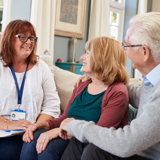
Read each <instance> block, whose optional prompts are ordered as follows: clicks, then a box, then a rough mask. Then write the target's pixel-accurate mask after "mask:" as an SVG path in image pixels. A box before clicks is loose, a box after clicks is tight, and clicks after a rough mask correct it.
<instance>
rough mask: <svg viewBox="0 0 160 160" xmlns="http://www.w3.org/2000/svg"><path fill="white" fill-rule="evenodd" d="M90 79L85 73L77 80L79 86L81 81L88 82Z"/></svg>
mask: <svg viewBox="0 0 160 160" xmlns="http://www.w3.org/2000/svg"><path fill="white" fill-rule="evenodd" d="M89 79H90V78H89V77H87V76H86V75H85V74H84V75H83V76H81V77H79V78H78V80H77V81H76V85H77V87H78V86H79V83H80V81H82V82H86V81H88V80H89Z"/></svg>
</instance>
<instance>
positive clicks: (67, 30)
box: [55, 0, 87, 39]
mask: <svg viewBox="0 0 160 160" xmlns="http://www.w3.org/2000/svg"><path fill="white" fill-rule="evenodd" d="M86 3H87V0H57V1H56V15H55V35H59V36H65V37H75V38H80V39H83V38H84V31H85V17H86Z"/></svg>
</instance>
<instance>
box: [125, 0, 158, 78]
mask: <svg viewBox="0 0 160 160" xmlns="http://www.w3.org/2000/svg"><path fill="white" fill-rule="evenodd" d="M153 1H157V3H158V2H159V6H160V1H159V0H153ZM157 5H158V4H157ZM152 8H153V7H152V0H148V4H147V12H151V11H152ZM159 9H160V7H159ZM137 12H138V0H134V1H131V0H126V6H125V17H124V19H125V21H124V30H123V39H124V40H125V35H126V31H127V28H128V27H129V21H130V19H131V18H132V17H134V16H135V15H136V14H137ZM126 69H127V72H128V73H129V74H130V75H132V76H133V75H134V69H133V68H132V62H131V60H130V59H129V58H128V57H127V65H126Z"/></svg>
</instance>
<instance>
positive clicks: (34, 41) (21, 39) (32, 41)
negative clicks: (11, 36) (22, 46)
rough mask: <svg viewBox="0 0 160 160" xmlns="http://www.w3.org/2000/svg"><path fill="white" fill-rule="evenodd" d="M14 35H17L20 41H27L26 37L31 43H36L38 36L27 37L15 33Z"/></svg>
mask: <svg viewBox="0 0 160 160" xmlns="http://www.w3.org/2000/svg"><path fill="white" fill-rule="evenodd" d="M15 37H18V38H19V40H20V41H21V42H27V41H28V39H30V41H31V43H36V41H37V39H38V37H34V36H31V37H28V36H26V35H16V36H15Z"/></svg>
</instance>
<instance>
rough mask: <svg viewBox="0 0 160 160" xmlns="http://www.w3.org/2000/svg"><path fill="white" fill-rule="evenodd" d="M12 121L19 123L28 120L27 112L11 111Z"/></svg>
mask: <svg viewBox="0 0 160 160" xmlns="http://www.w3.org/2000/svg"><path fill="white" fill-rule="evenodd" d="M10 119H11V120H12V121H18V120H25V119H26V112H25V111H23V110H18V109H15V110H11V118H10Z"/></svg>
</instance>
